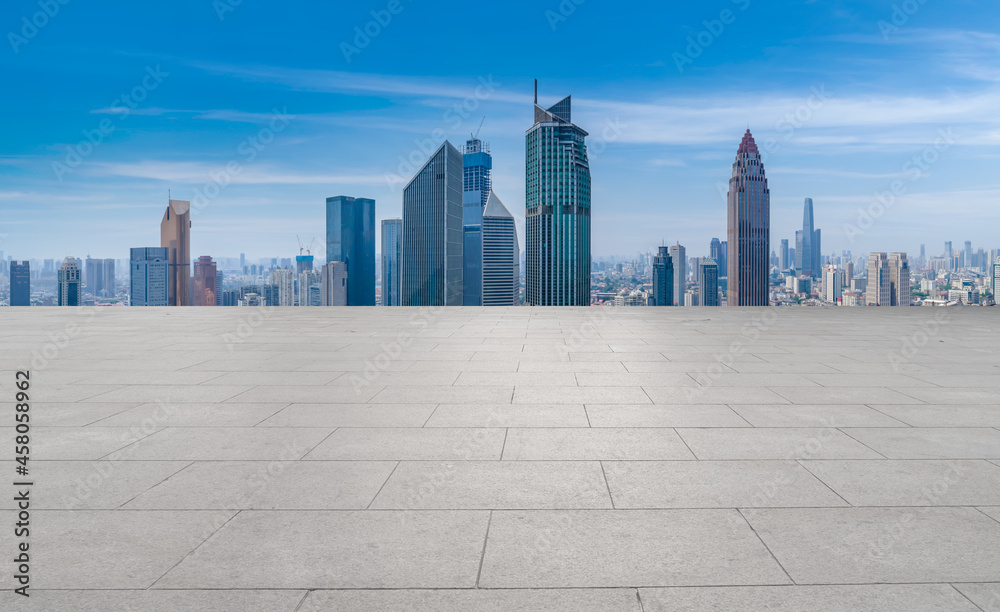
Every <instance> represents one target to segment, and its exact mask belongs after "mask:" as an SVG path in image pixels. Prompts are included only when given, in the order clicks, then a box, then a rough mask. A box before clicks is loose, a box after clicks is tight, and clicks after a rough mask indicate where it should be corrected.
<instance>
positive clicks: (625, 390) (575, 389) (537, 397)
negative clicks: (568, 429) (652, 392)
mask: <svg viewBox="0 0 1000 612" xmlns="http://www.w3.org/2000/svg"><path fill="white" fill-rule="evenodd" d="M513 403H515V404H652V402H651V401H650V399H649V396H647V395H646V393H644V392H643V390H642V387H580V386H570V387H557V386H551V387H548V386H547V387H532V386H527V385H521V386H518V387H516V388H515V389H514V400H513Z"/></svg>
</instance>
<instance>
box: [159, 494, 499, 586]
mask: <svg viewBox="0 0 1000 612" xmlns="http://www.w3.org/2000/svg"><path fill="white" fill-rule="evenodd" d="M489 520H490V513H489V512H471V511H448V512H428V511H418V510H411V511H400V512H394V511H379V512H363V511H326V512H319V511H267V512H259V511H245V512H241V513H240V514H239V516H237V517H236V518H234V519H233V520H232V521H230V522H229V523H228V524H226V526H225V527H223V528H222V529H220V530H219V531H218V532H217V533H216V534H215V535H214V536H213V537H212V538H211V539H210V540H209V541H208V542H206V543H205V544H204V545H202V546H201V547H200V548H198V550H197V551H195V553H194V554H192V555H189V556H188V557H187V558H185V559H184V561H182V562H181V563H180V564H179V565H178V566H177V567H175V568H173V569H172V570H170V571H169V572H168V573H167V574H166V575H165V576H164V577H163V578H162V579H160V580H159V582H157V584H156V587H157V588H164V589H178V588H180V589H191V588H194V589H241V588H251V589H302V588H310V589H314V588H336V589H343V588H371V589H376V588H472V587H474V586H475V585H476V576H477V572H478V570H479V562H480V558H481V556H482V551H483V542H484V540H485V537H486V527H487V524H488V522H489ZM358 551H364V554H358Z"/></svg>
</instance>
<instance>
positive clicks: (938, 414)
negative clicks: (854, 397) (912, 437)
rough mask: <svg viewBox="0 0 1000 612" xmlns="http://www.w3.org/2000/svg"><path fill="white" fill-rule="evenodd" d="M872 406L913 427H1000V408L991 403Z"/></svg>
mask: <svg viewBox="0 0 1000 612" xmlns="http://www.w3.org/2000/svg"><path fill="white" fill-rule="evenodd" d="M872 407H873V408H875V409H877V410H878V411H879V412H884V413H885V414H888V415H889V416H891V417H893V418H895V419H897V420H898V421H901V422H903V423H906V424H907V425H912V426H913V427H1000V408H997V406H991V405H989V404H982V405H975V404H972V405H966V406H955V405H941V404H933V405H921V404H918V405H913V406H878V405H874V406H872Z"/></svg>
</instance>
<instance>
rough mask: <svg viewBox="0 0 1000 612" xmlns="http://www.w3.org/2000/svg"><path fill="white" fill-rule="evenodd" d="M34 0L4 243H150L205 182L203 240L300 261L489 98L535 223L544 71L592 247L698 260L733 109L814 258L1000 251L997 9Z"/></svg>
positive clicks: (23, 6) (21, 32)
mask: <svg viewBox="0 0 1000 612" xmlns="http://www.w3.org/2000/svg"><path fill="white" fill-rule="evenodd" d="M48 1H49V2H50V3H51V6H49V12H50V13H53V14H52V15H51V16H49V15H46V14H45V13H44V12H42V11H43V8H41V7H40V4H39V3H38V2H37V0H36V1H35V2H32V1H25V0H9V1H8V2H6V3H5V4H4V8H3V10H2V18H0V32H2V33H4V34H5V37H4V38H5V41H4V43H0V70H2V74H3V81H2V82H3V85H4V89H3V91H4V94H5V95H2V96H0V112H2V113H3V116H4V117H6V126H5V130H4V136H3V138H2V140H0V250H3V251H4V253H5V255H11V256H14V257H16V258H32V257H36V258H43V257H63V256H66V255H74V256H78V257H79V256H84V255H87V254H91V255H93V256H94V257H115V258H124V257H127V253H128V251H127V249H128V248H129V247H133V246H147V245H156V244H158V242H159V221H160V218H161V216H162V212H163V209H164V207H165V204H166V200H167V191H168V190H170V191H171V193H172V194H173V197H174V198H175V199H194V200H198V199H199V195H198V194H201V195H202V196H204V198H203V199H202V200H201V202H202V203H201V205H200V206H199V207H198V209H197V210H196V212H195V214H194V230H193V235H192V255H193V256H198V255H203V254H204V255H212V256H216V257H220V256H221V257H228V256H238V255H239V253H240V252H245V253H246V254H247V256H248V258H250V259H251V260H254V261H255V260H256V259H257V258H260V257H270V256H282V257H289V256H292V255H295V254H297V253H298V243H297V240H296V236H297V235H298V236H301V237H302V240H303V241H304V242H306V243H308V242H310V240H311V239H312V238H313V237H316V238H317V241H318V242H319V243H322V241H323V240H324V229H323V227H324V219H323V215H324V201H325V198H326V197H328V196H334V195H355V196H364V197H373V198H375V199H376V201H377V213H376V214H377V216H378V218H379V219H382V218H389V217H396V216H399V215H400V209H401V187H402V185H403V184H404V183H405V181H406V180H408V179H409V176H408V175H407V172H408V170H407V166H406V164H405V163H402V162H401V160H403V159H405V158H407V157H412V158H413V159H414V160H416V161H420V160H421V157H422V156H423V155H424V154H423V153H422V152H421V149H422V148H426V147H428V146H430V145H428V144H427V142H428V141H430V142H431V143H434V144H437V143H438V141H439V140H438V139H439V138H441V137H447V138H448V139H450V140H451V141H452V143H454V144H456V145H460V144H462V143H464V141H465V139H466V138H468V135H469V133H470V132H472V131H474V130H475V129H477V127H478V126H479V124H480V122H481V121H482V120H483V118H484V117H485V123H484V124H483V127H482V131H481V133H480V137H481V138H482V139H484V140H486V141H489V142H490V143H491V145H492V150H493V154H494V166H495V176H494V187H495V190H496V192H497V194H498V195H499V196H500V198H501V199H502V200H503V201H504V202H505V203H506V204H507V206H508V208H510V209H511V211H512V212H514V213H515V216H519V217H521V218H520V219H519V225H520V227H521V228H522V236H523V215H524V132H525V130H526V129H528V128H529V127H530V125H531V121H532V109H531V104H532V98H531V96H532V79H534V78H538V79H539V81H540V102H541V103H542V104H546V105H547V104H552V103H555V102H556V101H558V100H559V99H561V98H562V97H564V96H566V95H570V94H572V95H573V102H574V120H575V122H576V123H578V124H579V125H580V126H581V127H583V128H584V129H586V130H588V131H589V132H590V133H591V138H590V146H591V157H592V163H591V166H592V174H593V184H594V191H593V216H594V224H593V227H594V230H593V250H594V255H595V257H597V256H602V255H611V254H633V253H636V252H639V251H646V250H649V249H652V248H654V247H655V246H656V245H658V244H660V243H661V241H664V240H665V241H667V242H669V243H672V242H674V241H680V242H681V243H682V244H684V245H686V246H687V248H688V253H689V254H691V255H700V254H707V252H708V245H709V242H710V240H711V238H713V237H719V238H723V239H724V238H725V228H726V208H725V184H726V181H727V180H728V177H729V174H730V172H731V166H732V162H733V158H734V156H735V153H736V149H737V146H738V145H739V142H740V139H741V137H742V134H743V132H744V130H746V128H747V126H748V125H749V126H750V128H751V130H752V131H753V133H754V135H755V136H756V138H757V142H758V144H759V145H761V147H762V148H763V149H764V150H765V152H766V159H765V165H766V169H767V174H768V178H769V183H770V188H771V206H772V209H771V227H772V232H771V237H772V247H773V248H777V246H778V241H779V240H780V239H781V238H794V231H795V229H796V228H797V227H800V226H801V218H802V201H803V199H804V198H806V197H812V198H813V199H814V200H815V203H816V204H815V205H816V223H817V226H818V227H820V228H822V229H823V232H824V243H823V251H824V253H827V254H829V253H832V252H834V251H836V252H840V250H842V249H852V250H853V252H854V253H855V254H859V253H862V252H867V251H869V250H886V251H888V250H906V251H909V252H911V253H916V252H917V250H918V249H919V245H920V244H921V243H926V244H927V247H928V254H929V255H937V254H939V253H940V252H941V251H943V246H942V245H943V242H944V241H945V240H952V241H954V242H955V243H956V244H959V243H961V242H963V241H965V240H972V241H973V244H974V246H976V247H977V248H978V247H983V248H987V249H988V248H997V247H1000V237H998V235H997V229H998V228H1000V207H998V203H1000V172H998V162H1000V35H998V34H997V32H998V31H1000V27H998V26H1000V6H998V5H997V3H996V2H992V1H979V0H951V1H949V2H944V0H924V1H921V0H908V1H907V2H899V1H897V2H895V3H894V2H892V1H867V2H863V1H850V0H832V1H811V2H810V1H806V2H787V1H786V2H778V1H772V2H764V1H763V0H711V1H706V2H697V3H693V2H664V3H656V4H655V5H653V4H652V3H650V5H651V6H650V7H649V8H645V7H643V8H632V7H631V6H630V5H629V4H628V3H624V4H623V3H609V2H604V1H601V0H575V1H574V0H565V1H563V2H560V1H558V0H550V1H544V0H543V1H539V0H534V1H531V2H528V1H520V0H509V1H508V2H505V3H474V2H453V1H444V2H442V1H438V2H434V3H430V2H422V1H421V0H359V1H356V2H349V3H348V2H336V3H320V2H299V1H294V0H292V1H288V2H284V3H280V4H277V3H264V2H260V1H259V0H256V1H255V0H242V1H239V0H216V1H214V2H213V0H199V1H189V0H175V1H174V2H171V3H115V5H114V7H113V8H109V6H108V5H106V4H99V3H91V2H83V1H82V0H48ZM42 4H45V1H44V0H43V2H42ZM53 7H58V9H55V8H53ZM373 11H374V14H373ZM40 15H41V16H40ZM25 19H27V21H28V22H29V23H30V22H31V21H32V20H34V21H35V23H36V24H42V26H41V27H32V26H25V21H24V20H25ZM376 19H378V20H380V21H381V22H382V23H381V24H379V23H377V21H376ZM383 24H384V25H383ZM356 28H357V29H356ZM366 29H367V30H368V32H369V34H374V36H367V35H366V36H367V38H365V37H359V35H358V31H359V30H360V31H362V32H364V31H365V30H366ZM345 45H349V47H345ZM123 95H125V96H128V99H127V100H125V99H123V98H122V96H123ZM133 96H134V98H135V99H132V98H133ZM276 113H277V114H276ZM88 134H89V138H90V140H92V141H95V142H99V144H97V145H92V144H91V143H90V142H88V140H87V135H88ZM424 158H425V157H424ZM914 158H916V161H914ZM219 185H222V187H221V188H218V189H216V187H218V186H219ZM893 189H895V192H896V193H895V195H893V194H892V193H891V192H892V191H893ZM876 193H888V194H889V197H887V198H884V201H885V202H888V203H889V205H888V206H883V205H881V204H878V203H876V202H877V201H876V195H875V194H876ZM209 196H213V197H209ZM859 210H865V211H867V212H866V213H864V214H863V213H860V212H859ZM866 215H870V216H866ZM522 244H523V238H522ZM317 250H318V251H320V252H321V251H322V248H318V249H317Z"/></svg>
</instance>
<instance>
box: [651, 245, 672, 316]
mask: <svg viewBox="0 0 1000 612" xmlns="http://www.w3.org/2000/svg"><path fill="white" fill-rule="evenodd" d="M653 305H654V306H673V305H674V260H673V257H671V256H670V248H669V247H665V246H661V247H660V251H659V253H657V254H656V257H654V258H653Z"/></svg>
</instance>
